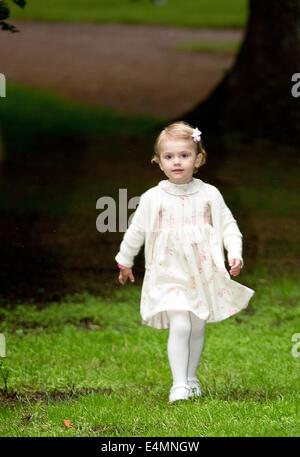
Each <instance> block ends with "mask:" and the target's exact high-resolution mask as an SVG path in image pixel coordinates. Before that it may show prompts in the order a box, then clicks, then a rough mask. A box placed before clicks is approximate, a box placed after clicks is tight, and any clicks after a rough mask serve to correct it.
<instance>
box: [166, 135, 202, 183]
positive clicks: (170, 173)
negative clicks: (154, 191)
mask: <svg viewBox="0 0 300 457" xmlns="http://www.w3.org/2000/svg"><path fill="white" fill-rule="evenodd" d="M159 152H160V154H159V155H160V159H159V166H160V169H161V170H162V171H163V172H164V173H165V175H166V176H167V177H168V178H169V180H170V181H171V182H173V183H175V184H185V183H188V182H190V181H191V180H192V177H193V171H194V167H195V166H199V165H200V163H201V155H202V154H201V153H199V154H197V146H196V144H195V143H194V141H193V140H179V139H171V138H163V140H162V141H161V143H160V148H159Z"/></svg>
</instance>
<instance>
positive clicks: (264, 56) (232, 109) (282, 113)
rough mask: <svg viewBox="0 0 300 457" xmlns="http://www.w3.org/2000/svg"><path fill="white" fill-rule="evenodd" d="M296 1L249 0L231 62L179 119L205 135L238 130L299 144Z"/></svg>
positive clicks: (299, 3)
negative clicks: (241, 36) (295, 87)
mask: <svg viewBox="0 0 300 457" xmlns="http://www.w3.org/2000/svg"><path fill="white" fill-rule="evenodd" d="M299 29H300V0H276V1H275V2H274V1H272V0H264V1H260V0H249V17H248V23H247V26H246V31H245V35H244V39H243V42H242V44H241V47H240V50H239V52H238V55H237V58H236V61H235V64H234V65H233V67H232V68H231V69H230V70H229V71H228V72H227V73H226V74H225V76H224V78H223V80H222V81H221V82H220V83H219V84H218V85H217V87H216V88H215V89H214V90H213V92H212V93H211V94H210V95H209V96H208V97H207V98H206V99H205V100H204V101H203V102H202V103H200V104H198V105H197V106H196V107H194V108H193V109H192V110H190V111H189V112H187V113H184V114H183V115H182V116H181V118H183V119H185V120H186V121H188V122H191V123H193V124H195V125H199V126H201V127H203V129H205V130H207V132H209V133H211V134H216V133H217V134H220V135H222V134H223V133H225V132H234V131H236V132H239V133H241V134H242V136H244V137H245V138H246V139H249V138H253V137H256V138H266V139H269V140H271V141H278V142H280V143H287V144H294V145H299V144H300V129H299V126H300V110H299V108H300V106H299V104H300V100H298V98H296V97H293V95H292V92H291V89H292V86H293V84H294V83H292V77H293V74H295V73H296V72H297V71H300V68H299V64H300V34H299Z"/></svg>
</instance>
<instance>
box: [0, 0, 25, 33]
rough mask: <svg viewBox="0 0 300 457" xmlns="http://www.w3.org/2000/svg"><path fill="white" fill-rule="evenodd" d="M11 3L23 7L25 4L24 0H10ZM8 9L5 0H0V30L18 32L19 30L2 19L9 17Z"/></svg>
mask: <svg viewBox="0 0 300 457" xmlns="http://www.w3.org/2000/svg"><path fill="white" fill-rule="evenodd" d="M12 1H13V3H15V4H16V5H18V6H20V7H21V8H24V6H25V5H26V0H12ZM9 16H10V9H9V6H8V4H7V2H6V1H5V0H0V27H1V28H2V30H9V31H10V32H18V31H19V30H18V29H17V28H16V27H15V26H14V25H12V24H8V23H7V22H5V21H4V20H5V19H7V18H9Z"/></svg>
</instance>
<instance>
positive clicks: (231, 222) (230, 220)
mask: <svg viewBox="0 0 300 457" xmlns="http://www.w3.org/2000/svg"><path fill="white" fill-rule="evenodd" d="M218 196H219V204H220V214H221V229H222V233H223V243H224V246H225V249H226V251H227V259H228V261H229V260H230V259H240V260H241V262H242V264H241V268H243V266H244V260H243V255H242V251H243V235H242V233H241V232H240V229H239V227H238V224H237V222H236V220H235V218H234V217H233V215H232V213H231V211H230V209H229V208H228V206H227V205H226V203H225V201H224V198H223V196H222V194H221V192H220V191H219V190H218Z"/></svg>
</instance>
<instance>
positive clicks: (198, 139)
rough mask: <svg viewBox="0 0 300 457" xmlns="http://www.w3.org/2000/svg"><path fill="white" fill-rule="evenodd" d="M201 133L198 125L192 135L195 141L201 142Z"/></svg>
mask: <svg viewBox="0 0 300 457" xmlns="http://www.w3.org/2000/svg"><path fill="white" fill-rule="evenodd" d="M201 133H202V132H200V130H198V128H197V127H196V128H195V129H193V134H192V137H193V140H194V141H195V143H199V141H200V136H201Z"/></svg>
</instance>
